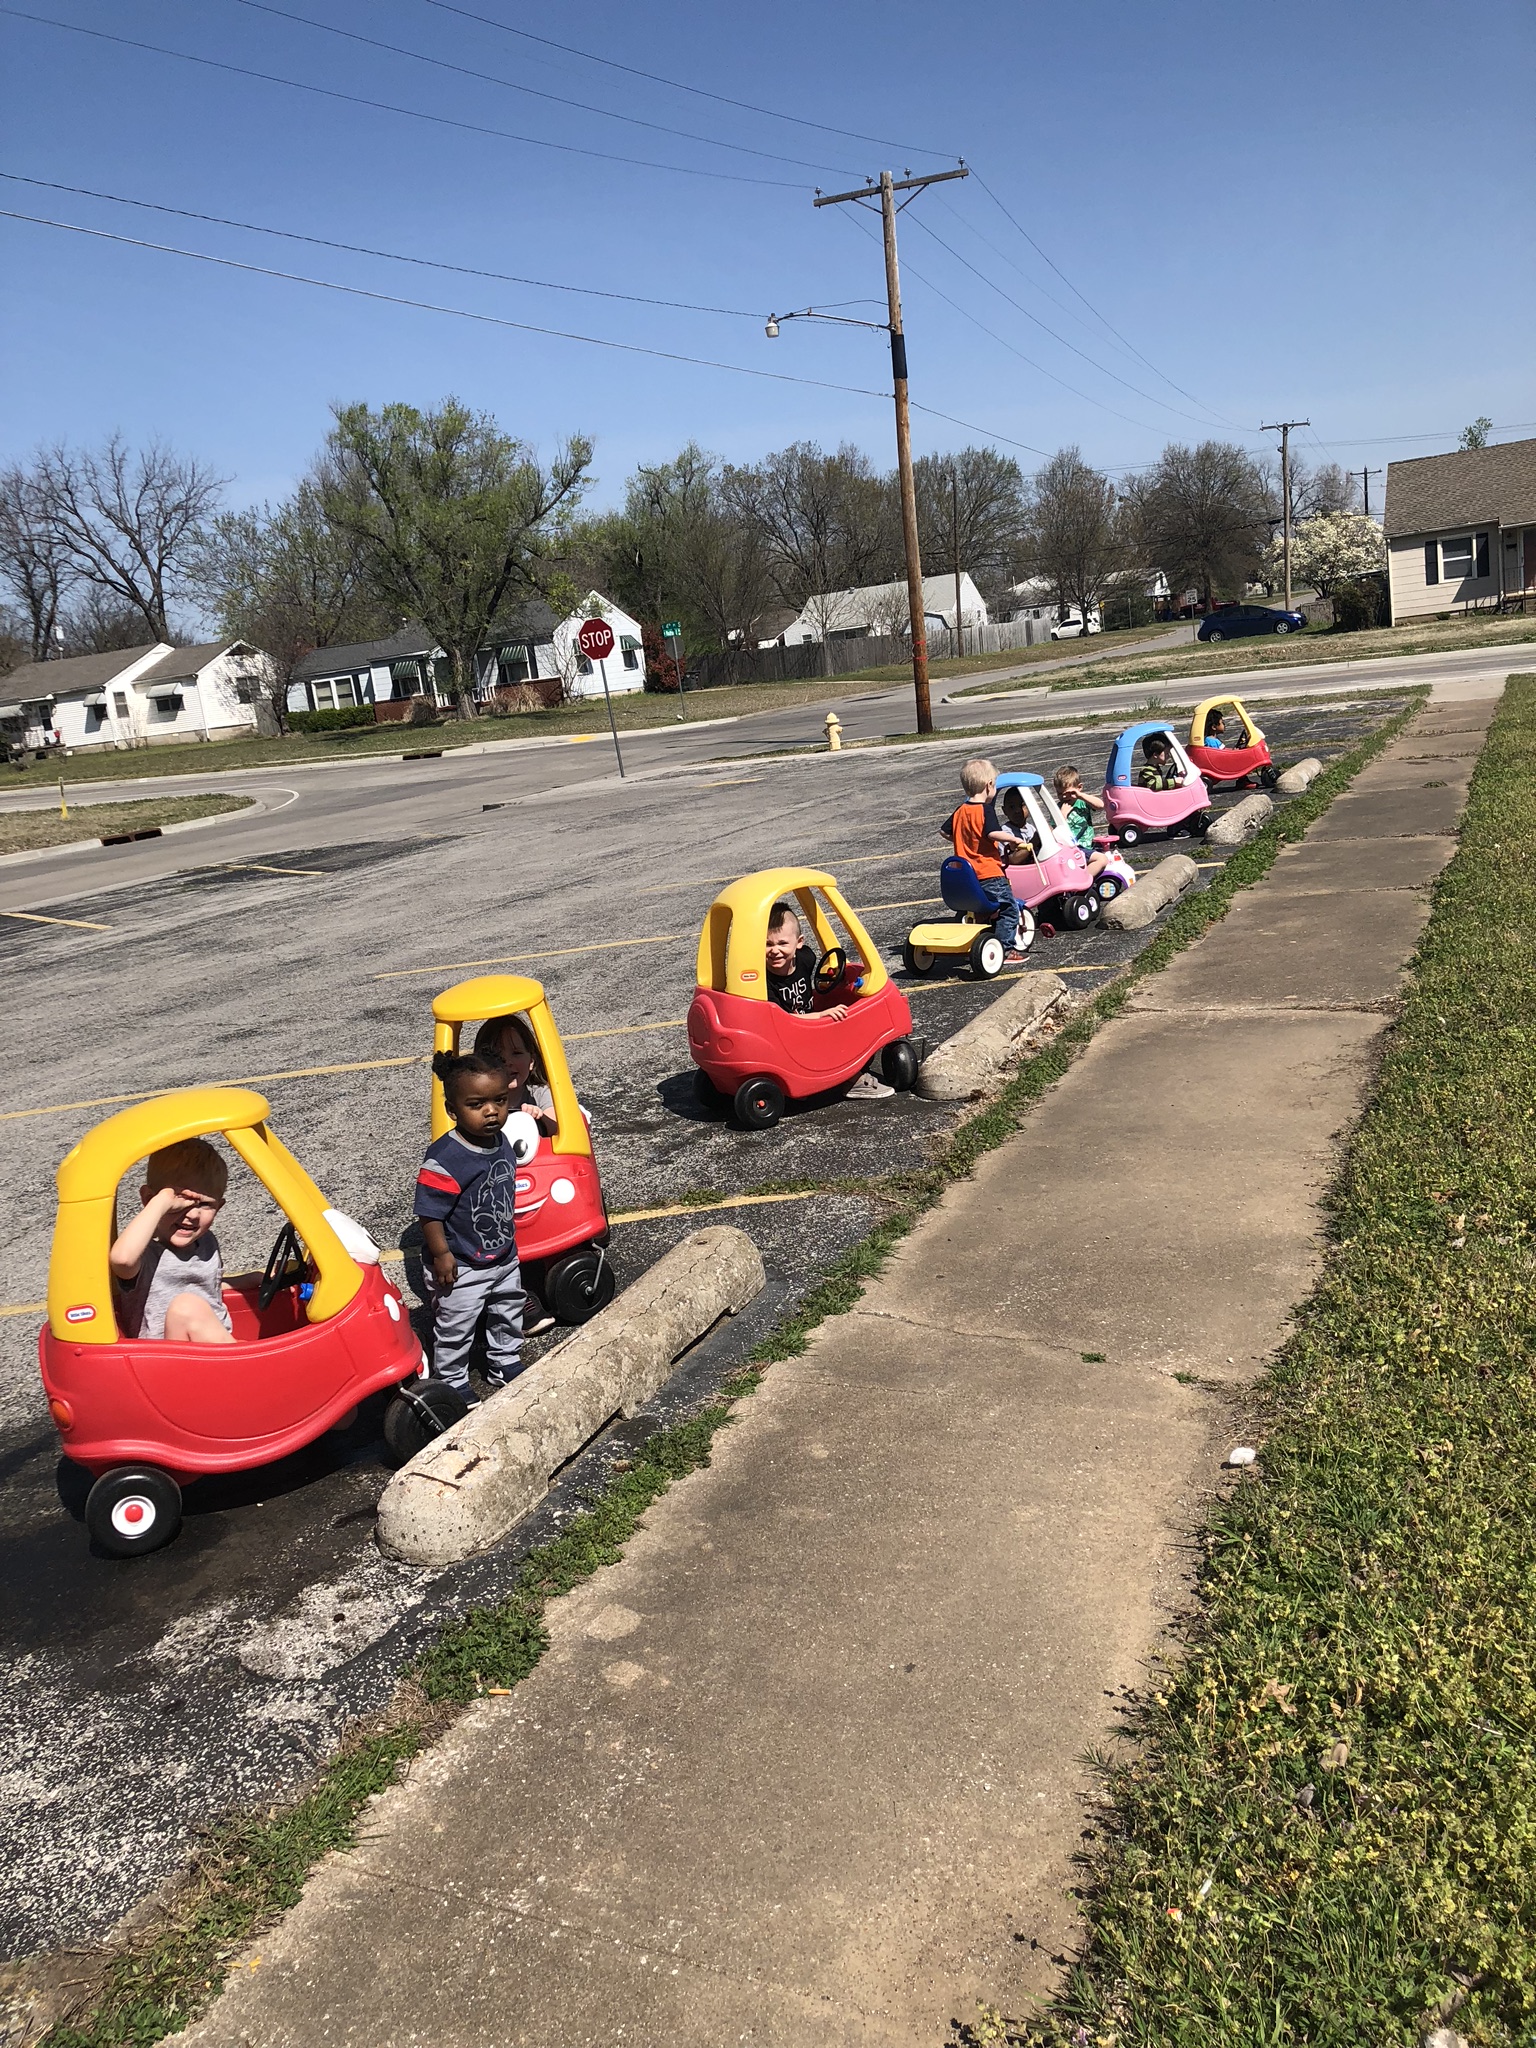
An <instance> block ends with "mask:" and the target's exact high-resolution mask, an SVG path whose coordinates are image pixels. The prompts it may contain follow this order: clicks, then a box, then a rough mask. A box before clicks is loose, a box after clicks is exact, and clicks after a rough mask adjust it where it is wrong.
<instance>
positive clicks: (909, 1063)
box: [880, 1038, 919, 1088]
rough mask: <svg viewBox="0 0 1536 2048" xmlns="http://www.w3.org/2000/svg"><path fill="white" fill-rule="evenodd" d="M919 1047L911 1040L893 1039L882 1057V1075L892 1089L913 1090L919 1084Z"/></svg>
mask: <svg viewBox="0 0 1536 2048" xmlns="http://www.w3.org/2000/svg"><path fill="white" fill-rule="evenodd" d="M918 1065H919V1061H918V1057H917V1047H916V1046H915V1045H914V1044H913V1043H912V1041H911V1039H910V1038H893V1039H892V1040H891V1042H890V1044H889V1045H888V1046H887V1047H886V1048H885V1050H884V1052H882V1053H881V1055H880V1073H881V1075H882V1077H883V1079H884V1080H885V1083H886V1085H887V1087H890V1088H911V1087H914V1086H915V1085H916V1082H917V1069H918Z"/></svg>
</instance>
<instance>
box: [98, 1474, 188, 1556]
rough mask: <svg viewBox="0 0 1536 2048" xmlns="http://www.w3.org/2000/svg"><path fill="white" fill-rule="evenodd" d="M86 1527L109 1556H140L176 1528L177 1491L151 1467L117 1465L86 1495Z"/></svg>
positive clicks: (178, 1524) (166, 1540)
mask: <svg viewBox="0 0 1536 2048" xmlns="http://www.w3.org/2000/svg"><path fill="white" fill-rule="evenodd" d="M85 1526H86V1528H87V1529H88V1530H89V1531H90V1533H91V1535H92V1537H93V1538H94V1539H95V1541H96V1542H97V1543H98V1544H99V1545H100V1546H101V1548H102V1549H103V1550H105V1551H106V1552H107V1554H108V1555H109V1556H111V1557H143V1556H144V1555H145V1554H146V1553H147V1552H148V1551H151V1550H158V1549H159V1548H160V1546H161V1545H162V1544H163V1543H169V1542H170V1540H171V1538H172V1537H173V1536H174V1535H175V1534H176V1531H177V1530H178V1529H179V1528H180V1527H181V1488H180V1487H179V1486H178V1485H177V1484H176V1482H175V1480H174V1479H173V1478H172V1477H171V1475H170V1473H169V1472H162V1471H160V1470H159V1469H158V1467H156V1466H154V1465H118V1466H116V1467H114V1469H113V1470H112V1471H110V1472H103V1473H102V1475H101V1477H100V1478H99V1479H98V1480H97V1482H96V1484H95V1485H94V1486H93V1487H92V1488H91V1490H90V1492H89V1493H88V1494H87V1495H86V1500H85Z"/></svg>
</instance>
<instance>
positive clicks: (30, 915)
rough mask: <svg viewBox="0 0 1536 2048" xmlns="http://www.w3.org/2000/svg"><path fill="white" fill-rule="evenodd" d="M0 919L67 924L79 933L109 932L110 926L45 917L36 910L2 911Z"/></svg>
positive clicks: (80, 920)
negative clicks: (13, 918) (12, 918)
mask: <svg viewBox="0 0 1536 2048" xmlns="http://www.w3.org/2000/svg"><path fill="white" fill-rule="evenodd" d="M0 917H19V918H20V919H21V921H22V923H23V924H67V925H72V926H73V927H74V929H75V930H76V931H77V932H109V931H111V929H112V927H111V925H109V924H91V923H90V922H89V921H88V920H87V919H86V918H83V917H43V916H41V915H40V914H39V913H38V912H37V911H35V910H0Z"/></svg>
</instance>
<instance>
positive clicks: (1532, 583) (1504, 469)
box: [1382, 441, 1536, 626]
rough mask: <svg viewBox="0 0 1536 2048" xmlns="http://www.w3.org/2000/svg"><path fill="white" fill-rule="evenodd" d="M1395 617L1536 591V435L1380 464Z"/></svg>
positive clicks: (1396, 620) (1531, 596) (1531, 595)
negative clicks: (1495, 445) (1530, 438)
mask: <svg viewBox="0 0 1536 2048" xmlns="http://www.w3.org/2000/svg"><path fill="white" fill-rule="evenodd" d="M1382 523H1383V528H1384V531H1385V533H1386V538H1387V575H1388V578H1389V582H1390V588H1391V594H1392V623H1393V625H1395V626H1396V625H1401V624H1402V622H1403V621H1404V620H1405V619H1422V618H1432V617H1433V616H1434V615H1435V613H1437V612H1450V611H1455V610H1456V609H1457V608H1458V607H1460V608H1463V609H1464V608H1466V607H1468V606H1479V605H1481V606H1487V607H1492V606H1494V605H1496V604H1499V603H1502V602H1505V601H1509V600H1513V599H1519V600H1520V601H1521V602H1522V603H1524V602H1527V601H1531V600H1536V441H1506V442H1505V443H1504V444H1503V445H1502V446H1501V447H1498V448H1465V449H1462V450H1460V451H1459V452H1458V453H1457V454H1455V455H1421V456H1418V457H1416V458H1415V459H1414V460H1413V461H1411V462H1389V463H1388V464H1387V506H1386V515H1385V518H1384V520H1383V522H1382Z"/></svg>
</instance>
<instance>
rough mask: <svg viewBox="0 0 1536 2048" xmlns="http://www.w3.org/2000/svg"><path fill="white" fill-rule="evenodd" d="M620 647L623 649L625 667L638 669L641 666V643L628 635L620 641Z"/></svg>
mask: <svg viewBox="0 0 1536 2048" xmlns="http://www.w3.org/2000/svg"><path fill="white" fill-rule="evenodd" d="M619 646H620V647H621V648H622V649H623V653H624V666H625V667H626V668H638V667H639V666H640V642H639V641H638V640H636V639H634V638H632V636H631V635H630V634H628V633H626V634H625V635H624V637H623V639H622V640H620V642H619Z"/></svg>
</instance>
